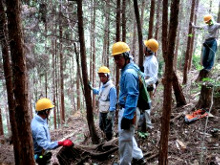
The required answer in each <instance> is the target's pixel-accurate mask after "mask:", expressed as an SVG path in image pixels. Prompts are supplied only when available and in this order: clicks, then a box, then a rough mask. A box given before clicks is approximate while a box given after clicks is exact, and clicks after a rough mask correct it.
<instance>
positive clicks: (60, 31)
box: [59, 4, 65, 125]
mask: <svg viewBox="0 0 220 165" xmlns="http://www.w3.org/2000/svg"><path fill="white" fill-rule="evenodd" d="M61 5H62V4H60V13H59V38H60V44H59V51H60V105H61V106H60V112H61V114H60V121H61V125H63V124H64V123H65V106H64V82H63V81H64V77H63V72H64V71H63V50H62V49H63V47H62V37H63V28H62V26H63V25H62V21H61V18H62V16H61V14H62V13H61V8H62V6H61Z"/></svg>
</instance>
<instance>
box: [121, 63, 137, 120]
mask: <svg viewBox="0 0 220 165" xmlns="http://www.w3.org/2000/svg"><path fill="white" fill-rule="evenodd" d="M139 70H140V69H139V67H138V66H137V65H136V64H134V63H128V64H127V65H126V66H125V67H124V68H123V69H122V70H121V79H120V92H119V104H120V105H121V106H122V107H124V108H125V110H124V114H123V117H124V118H127V119H133V118H134V112H135V111H136V107H137V103H138V97H139V83H138V82H139V79H138V73H137V71H139Z"/></svg>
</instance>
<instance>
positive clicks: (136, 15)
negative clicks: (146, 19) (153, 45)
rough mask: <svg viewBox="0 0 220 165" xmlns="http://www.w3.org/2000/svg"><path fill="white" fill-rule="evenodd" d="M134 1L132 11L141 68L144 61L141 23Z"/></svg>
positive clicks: (136, 3)
mask: <svg viewBox="0 0 220 165" xmlns="http://www.w3.org/2000/svg"><path fill="white" fill-rule="evenodd" d="M133 1H134V11H135V17H136V21H137V31H138V43H139V62H138V64H139V66H140V67H142V66H143V60H144V52H143V36H142V31H141V22H140V15H139V10H138V2H137V0H133Z"/></svg>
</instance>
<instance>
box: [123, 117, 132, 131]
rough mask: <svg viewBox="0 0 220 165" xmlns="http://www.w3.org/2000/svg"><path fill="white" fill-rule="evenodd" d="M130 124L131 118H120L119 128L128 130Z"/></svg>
mask: <svg viewBox="0 0 220 165" xmlns="http://www.w3.org/2000/svg"><path fill="white" fill-rule="evenodd" d="M131 124H132V119H127V118H124V117H123V118H122V119H121V129H124V130H129V129H130V127H131Z"/></svg>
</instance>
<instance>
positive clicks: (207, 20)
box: [204, 14, 212, 23]
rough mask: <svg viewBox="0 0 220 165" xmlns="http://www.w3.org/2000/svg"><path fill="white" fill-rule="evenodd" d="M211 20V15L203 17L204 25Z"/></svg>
mask: <svg viewBox="0 0 220 165" xmlns="http://www.w3.org/2000/svg"><path fill="white" fill-rule="evenodd" d="M211 19H212V15H210V14H207V15H205V16H204V22H205V23H207V22H209V21H210V20H211Z"/></svg>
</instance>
